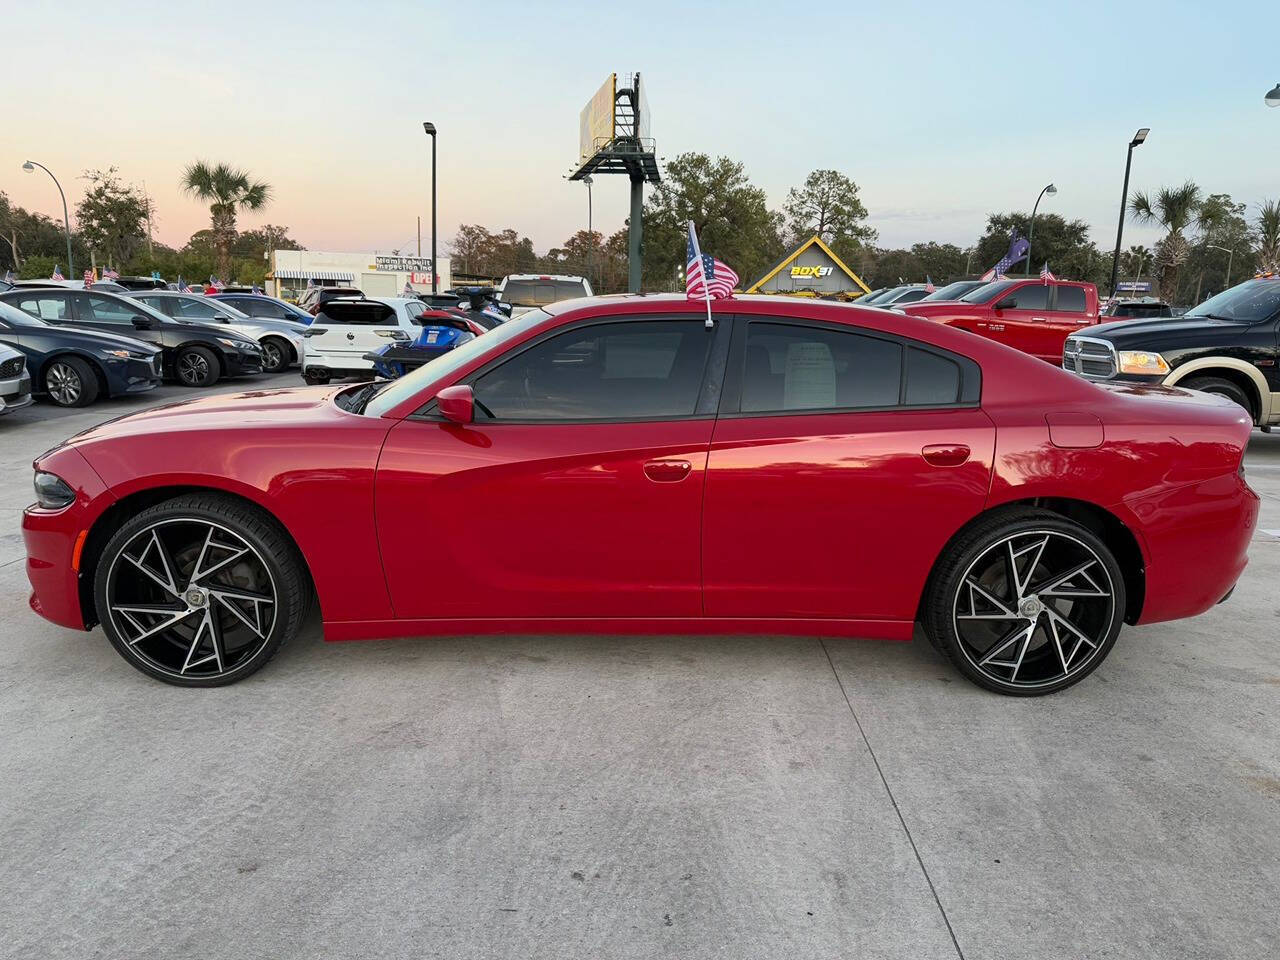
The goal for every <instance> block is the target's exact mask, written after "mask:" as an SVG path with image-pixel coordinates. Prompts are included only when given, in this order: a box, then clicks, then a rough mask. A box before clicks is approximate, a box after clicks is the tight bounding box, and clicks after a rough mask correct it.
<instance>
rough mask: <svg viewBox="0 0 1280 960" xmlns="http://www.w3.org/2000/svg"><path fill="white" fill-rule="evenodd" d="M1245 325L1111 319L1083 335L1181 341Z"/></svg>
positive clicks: (1177, 319) (1186, 319)
mask: <svg viewBox="0 0 1280 960" xmlns="http://www.w3.org/2000/svg"><path fill="white" fill-rule="evenodd" d="M1248 326H1249V325H1248V324H1247V323H1232V322H1230V321H1229V320H1214V319H1211V318H1209V317H1151V318H1142V317H1137V318H1133V319H1128V320H1112V321H1111V322H1109V323H1102V324H1099V325H1098V326H1096V327H1090V328H1089V329H1088V331H1087V332H1086V333H1085V334H1084V335H1085V336H1090V337H1105V338H1107V339H1109V340H1115V341H1116V342H1117V343H1118V342H1120V340H1121V339H1123V340H1124V341H1126V342H1131V341H1137V340H1142V339H1143V338H1151V337H1158V338H1161V339H1163V338H1165V337H1167V336H1170V335H1172V336H1175V337H1179V338H1181V339H1185V338H1186V336H1187V335H1188V334H1192V335H1194V334H1201V333H1207V334H1218V333H1238V332H1239V331H1241V330H1246V329H1248Z"/></svg>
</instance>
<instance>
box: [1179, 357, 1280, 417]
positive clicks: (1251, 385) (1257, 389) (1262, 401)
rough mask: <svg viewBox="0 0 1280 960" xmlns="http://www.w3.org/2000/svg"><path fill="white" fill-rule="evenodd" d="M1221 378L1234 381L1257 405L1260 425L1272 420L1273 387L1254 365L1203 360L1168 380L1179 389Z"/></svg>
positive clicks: (1181, 368) (1183, 367)
mask: <svg viewBox="0 0 1280 960" xmlns="http://www.w3.org/2000/svg"><path fill="white" fill-rule="evenodd" d="M1197 376H1200V377H1221V378H1222V379H1224V380H1230V381H1231V382H1232V383H1234V384H1236V385H1237V386H1238V387H1240V388H1241V389H1243V390H1244V391H1245V396H1247V397H1248V398H1249V399H1250V401H1252V403H1253V415H1254V419H1255V421H1256V422H1257V423H1266V422H1267V421H1268V420H1269V419H1270V418H1271V412H1272V411H1271V387H1270V386H1268V385H1267V381H1266V378H1264V377H1263V376H1262V374H1261V373H1260V372H1259V371H1258V368H1257V367H1255V366H1253V364H1251V363H1246V362H1245V361H1243V360H1238V359H1236V358H1235V357H1200V358H1198V359H1196V360H1191V361H1189V362H1187V363H1184V364H1182V365H1181V366H1179V367H1178V368H1177V369H1175V370H1174V371H1173V372H1172V373H1170V374H1169V376H1167V377H1165V378H1164V383H1165V385H1166V386H1170V387H1176V386H1178V384H1180V383H1182V382H1183V381H1184V380H1189V379H1192V378H1194V377H1197Z"/></svg>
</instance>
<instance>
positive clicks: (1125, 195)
mask: <svg viewBox="0 0 1280 960" xmlns="http://www.w3.org/2000/svg"><path fill="white" fill-rule="evenodd" d="M1150 132H1151V128H1150V127H1143V128H1141V129H1140V130H1139V131H1138V132H1137V133H1135V134H1134V135H1133V139H1132V140H1130V141H1129V152H1128V153H1127V154H1126V155H1125V158H1124V190H1123V192H1121V194H1120V224H1119V226H1117V227H1116V253H1115V256H1114V257H1112V258H1111V295H1112V296H1113V297H1114V296H1115V295H1116V278H1117V276H1118V274H1119V271H1120V241H1121V239H1122V238H1123V237H1124V208H1125V207H1127V206H1128V205H1129V167H1130V166H1131V165H1132V164H1133V148H1134V147H1140V146H1142V142H1143V141H1144V140H1146V139H1147V134H1148V133H1150Z"/></svg>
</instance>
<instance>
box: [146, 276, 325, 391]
mask: <svg viewBox="0 0 1280 960" xmlns="http://www.w3.org/2000/svg"><path fill="white" fill-rule="evenodd" d="M124 296H126V297H132V298H133V299H134V300H137V301H138V302H139V303H145V304H146V305H147V306H149V307H150V308H151V309H153V310H159V311H160V312H161V313H163V314H165V315H166V316H170V317H173V319H175V320H177V321H179V322H190V323H203V324H207V325H209V326H226V327H230V328H231V329H232V330H235V331H237V332H239V333H243V334H244V335H245V336H246V337H252V338H253V339H254V340H257V341H258V345H259V346H260V347H262V370H263V372H264V373H279V372H280V371H281V370H284V369H285V368H286V367H288V366H290V365H291V364H293V363H299V362H301V360H302V337H303V335H304V334H305V333H306V331H307V325H306V324H305V323H300V322H299V321H297V320H277V319H268V318H266V317H250V316H248V315H247V314H245V313H242V312H241V311H239V310H237V309H236V308H235V307H233V306H231V305H230V304H228V303H223V302H222V301H221V300H215V299H214V298H213V297H206V296H205V295H204V294H198V293H177V292H175V291H173V290H129V291H126V292H125V294H124Z"/></svg>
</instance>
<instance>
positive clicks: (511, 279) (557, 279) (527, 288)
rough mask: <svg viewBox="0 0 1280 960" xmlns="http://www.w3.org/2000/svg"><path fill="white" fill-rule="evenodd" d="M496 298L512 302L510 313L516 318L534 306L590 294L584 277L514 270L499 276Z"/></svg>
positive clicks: (589, 288)
mask: <svg viewBox="0 0 1280 960" xmlns="http://www.w3.org/2000/svg"><path fill="white" fill-rule="evenodd" d="M497 295H498V299H499V300H501V301H502V302H503V303H509V304H511V316H513V317H518V316H520V314H522V313H528V312H529V311H530V310H533V309H535V308H537V307H545V306H546V305H547V304H549V303H556V302H558V301H560V300H575V299H577V298H578V297H589V296H591V295H592V292H591V284H590V282H588V280H587V279H586V277H571V276H567V275H564V274H551V275H548V274H545V273H541V274H540V273H513V274H510V275H509V276H505V277H503V278H502V281H501V282H500V283H499V284H498V288H497Z"/></svg>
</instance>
